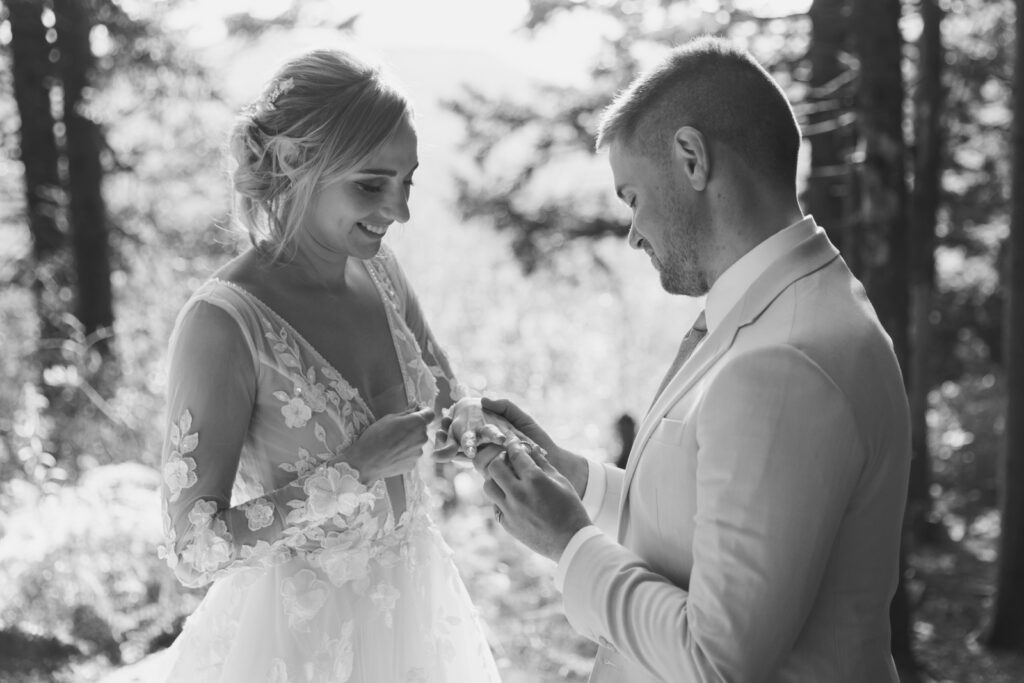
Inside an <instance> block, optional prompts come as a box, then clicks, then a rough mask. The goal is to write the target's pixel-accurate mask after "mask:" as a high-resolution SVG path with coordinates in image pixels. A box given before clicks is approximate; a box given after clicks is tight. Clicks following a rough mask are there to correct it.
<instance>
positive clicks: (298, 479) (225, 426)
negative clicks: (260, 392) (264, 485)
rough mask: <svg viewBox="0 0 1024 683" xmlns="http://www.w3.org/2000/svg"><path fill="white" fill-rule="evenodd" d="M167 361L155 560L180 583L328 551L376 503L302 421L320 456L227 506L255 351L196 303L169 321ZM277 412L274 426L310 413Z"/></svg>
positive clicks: (289, 405) (243, 434) (298, 405)
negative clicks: (172, 329)
mask: <svg viewBox="0 0 1024 683" xmlns="http://www.w3.org/2000/svg"><path fill="white" fill-rule="evenodd" d="M170 357H171V362H170V372H169V382H168V385H169V396H168V426H167V431H166V438H165V442H164V447H163V455H162V474H163V487H162V496H163V507H164V531H165V541H166V544H165V546H164V547H162V548H161V556H163V557H165V558H166V560H167V562H168V564H169V565H170V566H171V567H172V568H173V569H174V571H175V574H176V576H177V577H178V579H179V580H180V581H181V582H182V583H183V584H185V585H187V586H201V585H204V584H206V583H209V582H210V581H212V580H214V579H216V578H218V577H220V576H222V575H225V574H227V573H230V572H233V571H236V570H238V569H243V568H249V567H266V566H269V565H273V564H278V563H280V562H283V561H286V560H288V559H290V558H291V557H293V556H295V555H296V554H299V553H302V554H307V553H311V552H314V551H322V550H323V549H324V548H328V547H332V544H335V541H337V538H336V537H337V536H338V535H339V534H344V533H346V532H347V531H348V530H349V528H350V527H351V526H353V525H355V524H358V518H359V516H360V514H361V513H362V512H365V511H366V510H367V509H368V508H372V507H373V506H374V505H375V501H376V496H375V495H374V493H372V492H370V491H369V490H368V489H367V487H366V486H364V485H363V484H361V483H360V481H359V477H358V473H357V472H356V471H355V470H354V469H352V468H351V467H349V466H348V465H346V464H345V463H344V462H343V461H342V460H341V458H340V457H339V456H341V455H343V453H341V452H340V451H339V449H337V448H335V449H332V448H330V447H328V445H327V440H326V435H325V433H324V430H323V428H322V427H321V426H320V425H319V424H311V425H310V426H311V427H313V432H314V434H315V438H316V440H317V442H319V443H320V444H322V447H321V448H320V449H318V450H320V451H322V452H320V453H310V452H308V451H307V450H306V449H300V451H301V453H300V456H303V457H300V458H299V459H298V460H297V463H298V464H296V465H295V466H292V467H291V469H290V470H286V471H289V472H291V473H293V475H294V478H293V479H292V480H291V481H288V482H287V483H285V484H283V485H282V486H280V487H279V488H276V489H275V490H272V491H270V492H267V493H264V494H263V495H257V496H255V497H252V498H250V499H249V500H247V501H245V502H244V503H241V504H239V505H236V506H232V505H231V494H232V490H233V488H234V487H235V485H236V477H237V475H238V471H239V463H240V459H241V457H242V452H243V447H244V446H245V444H246V441H247V439H248V438H250V424H251V422H252V420H253V417H254V411H255V410H256V407H257V386H258V378H257V374H258V372H259V367H260V363H259V357H260V351H259V346H258V345H257V344H256V343H255V342H254V340H253V339H251V338H250V337H249V336H247V335H246V334H245V333H244V332H243V330H242V329H241V327H240V325H239V323H238V322H237V321H236V320H235V319H233V317H232V315H231V314H229V313H228V312H227V311H226V310H224V309H222V308H220V307H218V306H216V305H213V304H210V303H208V302H205V301H199V302H197V303H195V305H193V306H192V307H191V308H189V309H188V310H187V311H186V312H185V313H184V314H183V316H182V319H181V320H180V321H179V325H178V328H177V330H176V333H175V335H174V337H173V339H172V342H171V355H170ZM279 393H280V392H279ZM307 393H308V392H307ZM284 398H289V397H284ZM306 412H309V413H310V415H307V414H306ZM280 413H281V416H280V417H282V418H283V420H282V422H284V423H285V424H284V425H282V427H284V426H285V425H287V427H294V426H295V425H296V424H297V421H298V420H300V419H308V417H309V416H311V414H312V413H311V411H309V408H308V398H307V399H306V400H305V401H297V402H296V401H293V400H291V399H289V400H288V401H284V400H283V399H282V406H281V408H280ZM293 475H292V474H286V475H284V479H287V478H288V477H290V476H293ZM256 492H257V493H260V492H261V487H259V486H257V487H256ZM348 540H349V541H351V539H348Z"/></svg>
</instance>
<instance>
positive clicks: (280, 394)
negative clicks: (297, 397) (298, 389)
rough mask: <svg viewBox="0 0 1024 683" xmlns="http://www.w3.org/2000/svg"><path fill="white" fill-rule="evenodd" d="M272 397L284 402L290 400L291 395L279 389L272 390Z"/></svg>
mask: <svg viewBox="0 0 1024 683" xmlns="http://www.w3.org/2000/svg"><path fill="white" fill-rule="evenodd" d="M274 398H276V399H277V400H278V401H284V402H285V403H288V401H291V400H292V397H291V396H290V395H289V394H288V393H287V392H285V391H280V390H278V391H275V392H274Z"/></svg>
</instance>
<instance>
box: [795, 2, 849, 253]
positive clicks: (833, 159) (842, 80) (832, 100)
mask: <svg viewBox="0 0 1024 683" xmlns="http://www.w3.org/2000/svg"><path fill="white" fill-rule="evenodd" d="M807 14H808V16H809V17H810V19H811V40H810V43H809V45H808V48H807V61H808V62H809V63H810V67H811V73H810V82H809V86H810V88H809V89H808V92H807V99H806V102H805V103H804V104H803V106H802V109H803V110H804V111H806V112H807V117H806V118H807V121H806V124H805V125H804V126H803V134H804V138H805V139H807V140H809V141H810V145H811V170H810V173H809V175H808V178H807V191H806V194H805V196H804V203H805V205H806V206H807V209H808V211H809V213H811V214H813V215H814V218H815V221H816V222H817V223H818V224H819V225H821V226H823V227H824V228H825V230H826V231H827V232H828V236H829V238H830V239H831V240H832V242H833V243H834V244H835V245H836V247H838V248H839V250H840V251H841V252H844V251H845V250H844V248H843V243H844V241H846V240H844V234H845V233H846V232H848V231H849V230H850V229H851V228H852V227H853V225H854V224H855V222H854V221H852V220H850V214H851V212H850V211H849V207H848V203H849V198H850V197H851V196H852V194H853V192H852V182H851V170H850V165H849V164H848V163H847V160H848V158H849V155H850V152H851V147H852V140H851V135H850V131H849V128H850V118H851V117H850V114H851V110H852V102H851V101H850V100H851V98H852V93H853V87H852V84H853V77H855V76H856V73H857V72H856V70H854V69H851V68H850V67H849V65H848V64H845V63H844V61H843V55H844V53H846V52H847V51H848V49H847V43H848V40H849V28H848V26H849V19H850V17H849V14H850V3H849V2H848V1H847V0H814V2H813V3H812V4H811V7H810V9H809V10H808V12H807ZM851 265H852V264H851Z"/></svg>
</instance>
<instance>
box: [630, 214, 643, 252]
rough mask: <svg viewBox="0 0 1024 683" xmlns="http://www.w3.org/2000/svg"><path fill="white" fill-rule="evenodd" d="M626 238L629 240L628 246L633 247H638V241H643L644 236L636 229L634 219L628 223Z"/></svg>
mask: <svg viewBox="0 0 1024 683" xmlns="http://www.w3.org/2000/svg"><path fill="white" fill-rule="evenodd" d="M626 239H627V241H628V242H629V246H631V247H633V248H634V249H639V248H640V243H641V242H643V240H644V238H643V237H641V236H640V233H639V232H637V231H636V221H633V222H632V223H630V224H629V236H628V237H627V238H626Z"/></svg>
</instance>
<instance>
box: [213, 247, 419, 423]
mask: <svg viewBox="0 0 1024 683" xmlns="http://www.w3.org/2000/svg"><path fill="white" fill-rule="evenodd" d="M360 265H362V267H363V269H364V270H365V271H366V274H367V276H368V277H369V278H370V281H371V282H372V283H373V289H374V291H375V292H376V293H377V300H378V301H379V302H380V305H381V306H382V307H383V309H384V322H385V324H386V325H387V327H388V335H390V337H391V348H392V349H393V350H394V352H395V362H396V363H397V364H398V374H399V376H400V377H401V378H402V388H403V390H404V391H405V400H406V402H407V403H408V402H409V401H411V398H410V396H409V390H408V386H409V382H408V379H407V378H406V376H405V364H404V363H403V362H402V352H401V350H400V349H399V348H398V344H397V341H396V339H395V330H394V326H393V325H392V322H391V313H390V312H389V311H388V305H389V303H388V302H387V301H385V296H386V295H385V293H384V291H383V288H382V284H381V283H380V282H379V281H378V279H377V277H376V275H375V274H374V273H373V272H372V271H371V270H370V267H369V265H368V264H366V263H363V262H360ZM210 281H211V282H216V283H219V284H223V285H226V286H228V287H229V288H231V289H233V290H235V291H236V292H239V293H240V294H242V295H243V296H245V297H247V298H249V299H251V300H252V301H255V302H256V303H257V304H259V305H260V306H261V307H263V308H264V309H266V311H267V312H268V313H269V314H270V315H271V316H273V318H274V319H275V320H277V322H279V323H281V325H283V326H284V327H285V329H287V330H288V332H290V333H291V335H292V336H293V337H295V339H297V340H298V341H299V342H300V343H301V344H303V345H305V347H306V348H307V349H308V350H309V351H310V352H311V354H312V356H313V358H314V360H316V361H318V362H319V363H321V364H323V365H324V366H325V367H327V368H329V369H330V370H331V371H332V372H334V373H335V374H336V375H337V376H338V377H339V378H341V381H343V382H344V383H345V384H346V385H347V387H348V388H349V389H350V390H351V391H352V393H353V395H354V396H355V398H356V400H358V401H359V405H360V406H361V407H362V409H363V410H365V411H366V415H367V417H368V418H369V421H370V423H373V422H376V421H377V416H376V414H375V413H374V412H373V410H372V409H371V408H370V404H369V403H368V402H367V400H366V398H364V396H363V392H361V391H360V390H359V387H357V386H356V385H355V384H353V383H352V382H350V381H349V379H348V378H347V377H346V376H345V375H344V373H342V372H341V371H340V370H339V369H338V368H336V367H334V364H333V363H331V362H330V361H329V360H327V357H326V356H324V355H323V354H322V353H320V350H319V349H317V348H316V347H315V346H313V344H312V343H310V341H309V340H308V339H306V337H304V336H303V334H302V333H301V332H299V331H298V330H297V329H295V327H294V326H293V325H292V324H291V323H290V322H288V321H287V320H286V319H285V317H284V316H283V315H281V314H280V313H278V312H277V311H275V310H274V309H273V307H271V306H270V305H269V304H267V303H266V302H265V301H263V299H261V298H260V297H258V296H256V295H255V294H253V293H252V292H250V291H249V290H248V289H246V288H245V287H243V286H242V285H240V284H238V283H237V282H232V281H230V280H224V279H222V278H219V277H212V278H210ZM385 391H387V389H385Z"/></svg>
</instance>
